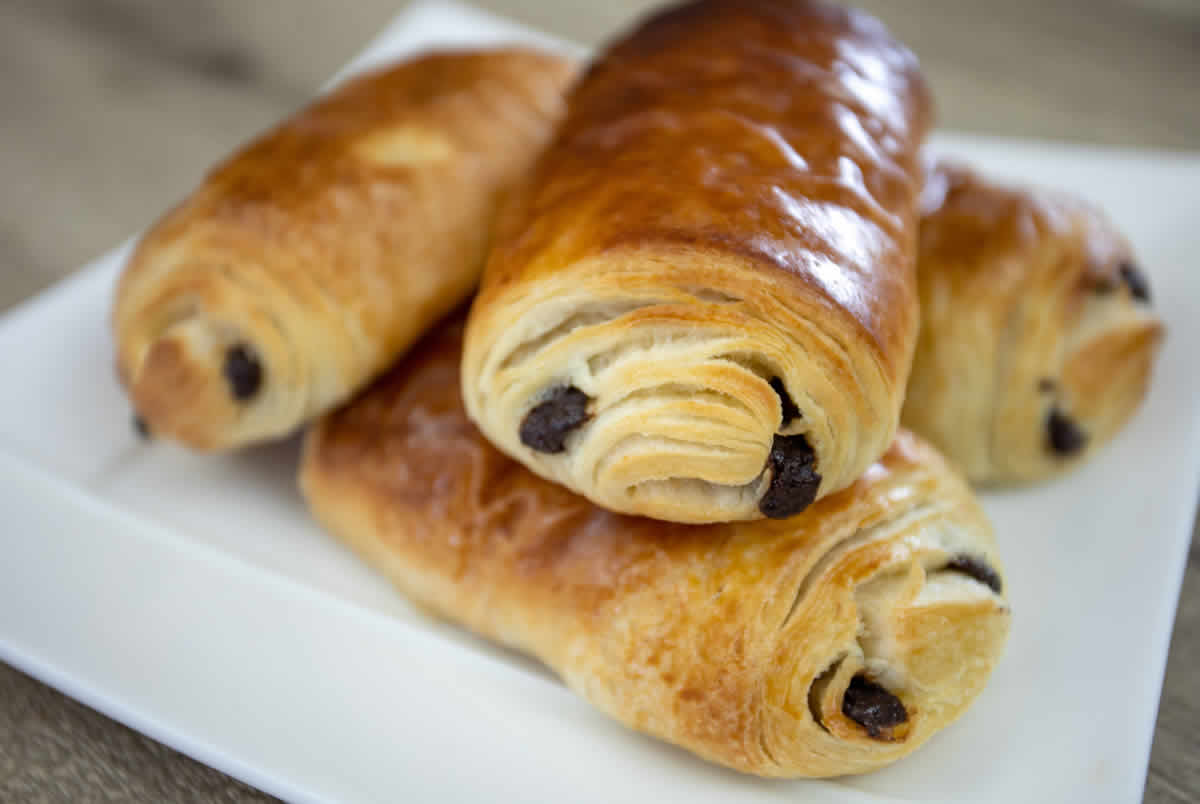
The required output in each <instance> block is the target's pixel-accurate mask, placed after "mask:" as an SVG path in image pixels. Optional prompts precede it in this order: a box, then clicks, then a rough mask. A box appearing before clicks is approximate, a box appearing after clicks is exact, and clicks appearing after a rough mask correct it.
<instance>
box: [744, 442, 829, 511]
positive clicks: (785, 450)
mask: <svg viewBox="0 0 1200 804" xmlns="http://www.w3.org/2000/svg"><path fill="white" fill-rule="evenodd" d="M816 459H817V456H816V453H814V452H813V448H812V447H811V446H809V443H808V439H807V438H805V437H804V436H803V435H790V436H784V435H777V436H775V441H774V442H773V443H772V444H771V454H770V455H769V456H768V457H767V465H768V466H770V467H771V486H770V488H768V489H767V493H766V494H764V495H763V496H762V499H761V500H759V501H758V510H760V511H762V512H763V515H764V516H766V517H768V518H770V519H787V518H788V517H790V516H795V515H796V514H798V513H800V512H801V511H803V510H804V509H805V508H807V507H808V506H810V505H811V504H812V501H813V500H815V499H816V498H817V489H818V488H820V486H821V475H820V474H819V473H818V472H817V470H816V467H815V466H814V464H815V463H816Z"/></svg>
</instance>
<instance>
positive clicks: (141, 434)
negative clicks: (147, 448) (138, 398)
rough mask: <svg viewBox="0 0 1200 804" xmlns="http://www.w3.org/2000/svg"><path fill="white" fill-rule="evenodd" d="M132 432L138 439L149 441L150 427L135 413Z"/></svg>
mask: <svg viewBox="0 0 1200 804" xmlns="http://www.w3.org/2000/svg"><path fill="white" fill-rule="evenodd" d="M133 432H135V433H137V435H138V438H142V439H145V440H147V441H149V440H150V425H149V424H147V423H146V420H145V419H143V418H142V417H141V415H139V414H137V413H134V414H133Z"/></svg>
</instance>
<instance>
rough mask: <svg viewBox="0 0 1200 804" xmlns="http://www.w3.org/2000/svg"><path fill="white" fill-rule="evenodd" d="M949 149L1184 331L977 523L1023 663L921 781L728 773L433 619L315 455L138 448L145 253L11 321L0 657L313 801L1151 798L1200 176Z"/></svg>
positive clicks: (88, 273) (1194, 399) (458, 35)
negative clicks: (325, 481) (132, 309)
mask: <svg viewBox="0 0 1200 804" xmlns="http://www.w3.org/2000/svg"><path fill="white" fill-rule="evenodd" d="M513 40H524V41H533V42H535V43H537V42H540V43H543V44H547V43H551V40H548V39H547V38H546V37H543V36H539V35H536V34H532V33H530V32H528V31H522V30H521V29H519V28H517V27H515V26H514V25H512V24H510V23H506V22H503V21H501V20H498V19H495V18H493V17H490V16H487V15H484V14H482V13H480V12H477V11H474V10H471V9H468V8H465V7H462V6H452V5H445V4H425V5H419V6H416V7H413V8H411V9H409V10H408V11H406V12H405V13H404V14H402V15H401V16H400V17H398V18H397V19H396V20H395V22H394V23H393V24H392V25H391V26H390V27H389V28H388V29H387V30H386V31H385V32H384V33H383V34H382V35H381V36H380V38H379V39H378V40H377V41H376V43H375V44H374V45H373V46H372V47H371V48H369V49H368V50H367V51H366V53H364V55H363V56H362V57H361V58H360V59H358V60H357V61H356V62H355V63H354V64H353V65H352V66H351V68H350V69H351V70H354V69H361V68H363V67H365V66H368V65H373V64H378V63H380V62H383V61H387V60H390V59H394V58H398V57H402V56H406V55H409V54H411V53H414V52H416V51H419V50H421V49H426V48H429V47H432V46H437V45H444V44H447V43H453V44H472V43H492V42H499V41H513ZM557 46H559V47H565V46H563V45H561V44H560V45H557ZM567 49H568V50H572V49H571V48H567ZM574 52H579V51H577V50H575V51H574ZM939 140H940V144H941V146H942V148H943V149H944V150H946V151H949V152H953V153H955V154H958V155H961V156H963V157H965V158H967V159H970V160H972V161H973V162H975V163H976V164H978V165H980V166H982V167H983V168H984V169H985V170H987V171H989V172H991V173H993V174H1001V175H1007V176H1012V177H1016V178H1020V179H1025V180H1029V181H1034V182H1038V183H1042V184H1047V185H1052V186H1059V187H1063V188H1069V189H1072V190H1074V191H1076V192H1078V193H1081V194H1083V195H1084V196H1086V197H1089V198H1091V199H1093V200H1095V201H1097V202H1099V203H1100V204H1102V205H1103V206H1104V207H1106V208H1107V209H1108V210H1109V211H1110V212H1111V214H1112V216H1113V217H1114V218H1115V219H1116V221H1117V222H1118V223H1119V224H1120V226H1121V227H1122V228H1123V229H1125V230H1126V231H1127V232H1128V234H1129V235H1130V237H1131V238H1132V240H1133V242H1134V244H1135V245H1136V247H1137V249H1138V252H1139V254H1140V256H1141V260H1142V262H1143V263H1144V264H1145V266H1146V267H1147V269H1148V272H1149V273H1150V275H1151V277H1152V280H1153V284H1154V291H1155V298H1156V304H1157V305H1158V307H1159V309H1160V310H1161V312H1162V314H1163V315H1164V316H1165V318H1166V319H1167V322H1168V326H1169V330H1170V331H1169V336H1168V340H1167V345H1166V348H1165V351H1164V352H1163V355H1162V360H1161V362H1160V364H1159V366H1158V371H1157V375H1156V377H1155V381H1154V386H1153V389H1152V391H1151V393H1150V396H1149V399H1148V400H1147V403H1146V405H1145V406H1144V407H1143V408H1142V410H1141V412H1140V413H1139V414H1138V416H1137V417H1136V419H1135V420H1134V421H1133V423H1132V424H1131V425H1130V426H1129V428H1128V429H1127V430H1126V431H1125V432H1123V433H1122V434H1121V435H1120V437H1118V438H1117V440H1116V442H1115V443H1114V444H1112V445H1111V446H1110V447H1109V448H1108V449H1106V450H1105V451H1104V453H1103V454H1102V455H1100V456H1099V458H1098V459H1097V460H1095V461H1094V462H1092V463H1090V464H1089V465H1087V466H1086V467H1084V468H1083V469H1082V470H1081V471H1078V472H1076V473H1074V474H1072V475H1070V476H1069V477H1067V478H1064V479H1063V480H1061V481H1058V482H1055V483H1053V484H1050V485H1047V486H1044V487H1041V488H1036V489H1032V490H1028V491H1022V492H1020V493H1016V492H1013V493H1007V494H994V495H989V496H987V497H986V498H985V499H984V504H985V507H986V508H987V510H988V512H989V514H991V516H992V517H993V520H994V521H995V524H996V527H997V531H998V533H999V537H1000V540H1001V545H1002V549H1003V551H1004V555H1005V556H1006V560H1007V565H1008V571H1009V578H1010V595H1011V600H1012V605H1013V609H1014V611H1015V621H1014V628H1013V635H1012V639H1011V642H1010V644H1009V649H1008V653H1007V655H1006V657H1005V659H1004V661H1003V662H1002V663H1001V665H1000V667H999V669H998V670H997V672H996V674H995V676H994V678H993V680H992V683H991V685H990V686H989V687H988V689H987V690H986V691H985V692H984V694H983V695H982V697H981V698H980V700H979V701H978V703H977V704H976V705H975V706H974V707H973V708H972V709H971V711H970V712H968V713H967V715H966V716H965V717H963V719H962V720H961V721H960V722H958V723H957V724H955V725H954V726H952V727H951V728H949V729H947V730H946V732H944V733H943V734H941V735H939V736H937V737H935V738H934V739H933V740H932V741H931V742H930V743H929V744H928V745H927V746H926V747H925V748H923V749H922V750H921V751H919V752H917V753H916V754H915V755H914V756H912V757H911V758H909V759H907V760H905V761H902V762H900V763H899V764H897V765H895V766H894V767H892V768H889V769H887V770H884V771H881V772H878V773H875V774H871V775H868V776H863V777H858V778H852V779H845V780H837V781H816V782H811V781H809V782H806V781H800V782H778V781H775V782H769V781H763V780H759V779H753V778H748V777H742V776H739V775H737V774H735V773H732V772H729V771H725V770H722V769H720V768H716V767H713V766H710V765H706V764H705V763H703V762H701V761H699V760H697V759H694V758H693V757H691V756H690V755H688V754H686V753H684V752H683V751H680V750H677V749H674V748H671V747H669V746H665V745H662V744H659V743H657V742H655V741H653V740H650V739H648V738H645V737H641V736H639V735H636V734H633V733H631V732H627V731H625V730H624V729H622V728H621V727H619V726H617V725H615V724H614V723H612V722H610V721H608V720H607V719H605V718H604V717H602V716H601V715H599V714H597V713H595V712H594V711H593V710H592V709H591V708H590V707H588V706H587V705H586V704H585V703H583V702H582V701H580V700H578V699H576V698H575V697H574V696H572V695H571V694H570V693H568V692H567V690H566V689H565V688H563V687H562V686H561V685H560V684H558V683H557V682H556V681H554V680H553V679H552V678H551V677H550V676H549V674H547V673H546V672H545V671H543V670H541V669H540V668H539V667H537V666H536V665H534V664H533V663H531V662H528V661H526V660H523V659H521V658H520V657H516V656H513V655H511V654H509V653H506V652H504V651H501V650H499V649H496V648H492V647H491V646H489V645H487V644H485V643H483V642H482V641H480V640H477V639H475V638H473V637H471V636H470V635H467V634H464V633H462V632H460V631H458V630H456V629H454V628H452V627H450V626H446V625H442V624H437V623H433V622H431V621H429V620H427V619H425V618H423V617H422V616H420V615H419V614H418V613H417V612H416V611H415V610H413V609H412V608H410V607H409V606H408V605H407V604H406V603H405V602H404V601H402V600H401V599H400V598H399V597H398V596H396V595H394V594H393V593H392V592H391V591H390V589H389V588H388V587H387V585H386V584H385V583H384V582H383V581H382V580H380V579H379V578H378V577H376V576H375V575H374V574H372V573H371V572H369V571H368V570H367V569H366V568H364V567H363V566H361V565H360V564H359V563H358V562H357V561H356V560H355V559H354V557H353V556H351V555H350V554H349V553H348V552H346V551H345V550H343V549H342V548H341V547H340V546H339V545H338V544H336V543H334V542H333V541H332V540H330V539H328V538H326V537H325V536H324V535H323V534H322V533H321V532H320V531H319V530H318V528H317V527H316V526H315V525H313V524H312V523H311V522H310V521H309V520H308V519H307V517H306V515H305V512H304V509H303V506H302V504H301V501H300V498H299V496H298V494H297V493H296V491H295V489H294V484H293V472H294V468H295V461H296V444H295V443H294V442H292V443H288V444H283V445H279V446H275V447H270V448H265V449H259V450H253V451H251V452H248V453H246V454H242V455H236V456H226V457H216V458H212V457H208V458H205V457H197V456H193V455H190V454H187V453H184V452H182V451H180V450H177V449H174V448H172V447H170V446H167V445H164V444H155V445H143V444H141V443H139V442H138V441H137V440H136V439H135V438H134V437H133V435H132V433H131V431H130V428H129V409H128V407H127V404H126V403H125V401H124V399H123V398H122V395H121V392H120V390H119V389H118V387H117V385H116V382H115V380H114V376H113V371H112V347H111V344H110V341H109V336H108V331H107V313H108V305H109V300H110V297H111V293H112V283H113V280H114V278H115V276H116V275H117V272H118V270H119V268H120V265H121V263H122V260H123V259H124V258H125V256H126V255H127V253H128V245H126V246H125V247H123V248H121V249H118V250H117V251H115V252H114V253H112V254H109V255H108V256H106V257H104V258H102V259H100V260H98V261H97V262H96V263H94V264H92V265H91V266H89V267H87V268H86V269H84V270H83V271H81V272H80V273H79V274H78V275H77V276H75V277H74V278H72V279H70V280H69V281H67V282H64V283H63V284H61V285H59V286H58V287H57V288H54V289H52V290H50V291H49V292H47V293H45V294H43V295H42V296H40V297H38V298H37V299H34V300H32V301H30V302H28V303H26V304H24V305H23V306H21V307H19V308H17V309H16V310H14V311H12V312H11V313H10V314H8V315H7V316H5V317H4V318H3V319H0V378H2V379H0V509H2V510H3V512H4V513H3V517H2V518H0V523H2V524H0V555H2V556H3V560H2V561H0V658H3V659H4V660H5V661H8V662H11V663H13V664H16V665H17V666H19V667H21V668H23V669H25V670H26V671H28V672H30V673H33V674H34V675H36V676H38V677H39V678H42V679H44V680H46V681H48V682H49V683H51V684H54V685H55V686H57V687H59V688H61V689H62V690H64V691H66V692H67V693H68V694H70V695H73V696H75V697H78V698H80V699H81V700H83V701H85V702H87V703H89V704H91V705H92V706H95V707H97V708H98V709H100V710H102V711H104V712H107V713H108V714H110V715H112V716H113V717H116V718H118V719H119V720H122V721H124V722H126V723H129V724H130V725H132V726H134V727H135V728H137V729H140V730H142V731H144V732H146V733H148V734H150V735H152V736H154V737H156V738H158V739H160V740H162V741H164V742H166V743H168V744H170V745H172V746H175V747H176V748H178V749H180V750H182V751H185V752H186V753H188V754H191V755H192V756H194V757H197V758H198V759H200V760H202V761H204V762H207V763H209V764H211V765H214V766H216V767H218V768H220V769H222V770H225V771H227V772H229V773H232V774H233V775H235V776H238V777H240V778H242V779H245V780H246V781H248V782H250V783H251V784H254V785H257V786H259V787H261V788H263V789H266V790H268V791H271V792H273V793H276V794H278V795H281V796H283V797H285V798H288V799H291V800H344V801H387V800H391V801H396V800H410V801H429V800H435V799H437V800H468V801H503V800H521V801H528V800H539V801H542V800H544V801H555V802H561V801H572V802H581V801H596V802H605V803H606V804H611V802H624V801H636V800H663V799H664V798H665V799H666V800H680V801H684V800H686V801H688V802H690V804H703V802H716V801H722V802H725V801H760V800H784V799H786V800H805V801H842V802H864V801H866V802H870V801H896V800H908V801H922V802H935V801H962V800H967V799H969V800H971V801H1005V802H1017V801H1020V802H1026V801H1047V802H1067V801H1080V802H1087V803H1088V804H1097V802H1107V801H1123V802H1128V801H1135V800H1137V799H1138V798H1139V797H1140V795H1141V791H1142V783H1143V779H1144V775H1145V770H1146V762H1147V758H1148V754H1149V748H1150V738H1151V734H1152V729H1153V724H1154V717H1155V710H1156V705H1157V701H1158V694H1159V687H1160V684H1161V679H1162V671H1163V665H1164V662H1165V659H1166V652H1167V644H1168V638H1169V635H1170V631H1171V621H1172V617H1173V612H1174V607H1175V601H1176V598H1177V595H1178V590H1179V583H1180V579H1181V576H1182V572H1183V566H1184V558H1185V555H1186V550H1187V544H1188V539H1189V534H1190V526H1191V519H1192V515H1193V505H1194V502H1195V499H1196V498H1195V494H1196V490H1197V481H1198V479H1200V406H1198V400H1200V371H1197V370H1196V367H1197V362H1196V354H1195V352H1196V348H1197V346H1200V309H1197V301H1198V300H1200V271H1197V270H1196V269H1195V266H1194V264H1193V261H1194V259H1195V255H1196V254H1198V253H1200V227H1198V226H1197V225H1196V221H1198V220H1200V158H1197V157H1196V156H1184V155H1166V154H1160V153H1146V152H1134V151H1115V150H1101V149H1092V148H1072V147H1065V146H1058V145H1047V144H1039V143H1029V142H1008V141H995V140H985V139H979V138H973V137H960V136H944V137H940V138H939Z"/></svg>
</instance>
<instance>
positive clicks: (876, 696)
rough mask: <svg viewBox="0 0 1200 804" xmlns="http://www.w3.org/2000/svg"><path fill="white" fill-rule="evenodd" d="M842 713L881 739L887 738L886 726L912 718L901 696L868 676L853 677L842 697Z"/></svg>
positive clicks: (871, 734)
mask: <svg viewBox="0 0 1200 804" xmlns="http://www.w3.org/2000/svg"><path fill="white" fill-rule="evenodd" d="M842 714H843V715H845V716H846V717H848V718H850V719H851V720H853V721H854V722H855V723H857V724H858V725H860V726H862V727H863V728H864V729H866V730H867V734H869V735H870V736H871V737H874V738H875V739H877V740H878V739H880V738H881V737H884V733H883V731H884V729H890V728H892V727H893V726H899V725H900V724H901V723H906V722H907V721H908V710H906V709H905V708H904V704H902V703H900V699H899V698H897V697H896V696H895V695H892V694H891V693H890V692H888V691H887V690H885V689H884V688H883V687H881V686H879V685H878V684H876V683H875V682H874V681H870V680H869V679H867V678H866V677H865V676H855V677H854V678H852V679H850V686H848V687H846V694H845V695H844V696H842Z"/></svg>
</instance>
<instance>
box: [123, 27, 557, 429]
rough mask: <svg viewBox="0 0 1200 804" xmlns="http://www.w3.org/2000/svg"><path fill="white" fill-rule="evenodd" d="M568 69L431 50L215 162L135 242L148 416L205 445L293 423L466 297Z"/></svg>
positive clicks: (130, 281) (128, 376) (129, 313)
mask: <svg viewBox="0 0 1200 804" xmlns="http://www.w3.org/2000/svg"><path fill="white" fill-rule="evenodd" d="M571 73H572V70H571V67H570V66H569V65H568V64H567V63H565V62H564V61H562V60H561V59H559V58H557V57H555V56H552V55H548V54H544V53H539V52H536V51H531V50H523V49H501V50H494V51H462V52H445V53H435V54H430V55H426V56H422V57H420V58H417V59H414V60H412V61H409V62H406V63H403V64H399V65H395V66H392V67H389V68H386V69H384V70H382V71H380V72H376V73H374V74H371V75H367V76H364V77H361V78H356V79H354V80H352V81H350V82H349V83H347V84H345V85H343V86H341V87H340V88H337V89H335V90H333V91H332V92H331V93H329V94H328V95H326V96H324V97H322V98H320V99H319V100H317V101H316V102H315V103H313V104H312V105H311V106H309V107H308V108H306V109H303V110H302V111H300V112H299V113H298V114H297V115H296V116H294V117H292V118H291V119H289V120H287V121H285V122H284V123H282V124H281V125H279V126H278V127H276V128H274V129H273V130H271V131H269V132H267V133H266V134H264V135H263V136H261V137H259V138H258V139H257V140H255V141H254V142H252V143H250V144H249V145H247V146H246V147H245V148H243V149H241V150H240V151H239V152H237V153H236V154H234V155H233V156H232V157H230V158H229V159H228V160H226V161H225V162H224V163H222V164H220V165H218V166H217V167H216V168H215V169H214V170H213V171H212V172H211V173H210V174H209V175H208V176H207V178H206V179H205V180H204V182H203V183H202V184H201V185H200V187H199V188H198V189H197V190H196V191H195V192H193V193H192V194H191V195H190V196H189V197H188V198H187V199H186V200H185V201H184V202H183V203H182V204H180V205H179V206H178V207H176V208H175V209H174V210H173V211H171V212H170V213H169V214H167V215H166V216H165V217H164V218H163V219H162V220H161V221H159V222H158V223H157V224H156V225H155V226H154V227H153V228H152V229H151V230H150V231H149V232H148V233H147V234H146V236H145V237H144V238H143V240H142V242H141V243H140V244H139V246H138V248H137V251H136V252H135V254H134V256H133V258H132V259H131V260H130V263H129V265H128V267H127V268H126V270H125V273H124V275H123V277H122V279H121V283H120V285H119V287H118V290H117V295H116V299H115V304H114V310H113V327H114V330H115V335H116V342H117V365H118V372H119V374H120V377H121V379H122V380H123V382H124V383H125V385H126V386H127V388H128V391H129V394H130V397H131V399H132V401H133V404H134V406H135V408H136V409H137V412H138V415H139V418H138V421H140V422H141V423H142V425H143V426H144V428H145V429H147V430H149V431H150V432H152V433H154V434H156V435H164V436H168V437H170V438H172V439H175V440H177V441H180V442H182V443H184V444H187V445H188V446H191V447H194V448H196V449H202V450H215V449H225V448H230V447H237V446H240V445H243V444H247V443H250V442H254V441H260V440H264V439H269V438H275V437H279V436H283V435H286V434H287V433H289V432H291V431H292V430H294V429H295V428H296V427H297V426H299V425H300V424H302V423H303V422H304V421H306V420H307V419H309V418H311V417H313V416H315V415H317V414H319V413H322V412H324V411H326V410H328V409H329V408H330V407H332V406H333V405H335V404H337V403H339V402H341V401H343V400H344V399H346V398H347V397H348V396H350V395H351V394H352V393H354V392H355V391H356V390H358V389H360V388H361V387H363V386H364V385H365V384H366V383H367V382H369V381H370V379H371V378H373V377H374V376H376V375H377V374H379V372H381V371H383V370H384V369H385V368H386V367H387V366H388V365H390V364H391V363H392V362H393V361H394V360H395V358H396V357H397V356H398V355H399V354H400V353H401V352H402V351H403V350H404V349H405V348H407V347H408V346H409V345H410V344H411V343H412V342H413V341H414V340H416V339H417V338H418V337H420V335H421V334H423V333H424V332H425V330H426V329H428V327H429V326H430V325H431V324H432V323H433V322H435V321H437V320H438V319H439V318H440V317H441V316H443V315H445V314H446V313H447V312H449V311H450V310H451V309H453V308H454V307H455V306H457V305H458V304H459V303H461V302H462V301H463V299H465V298H466V296H467V294H469V293H470V292H471V290H472V289H473V288H474V287H475V285H476V283H477V281H478V278H479V273H480V271H481V270H482V267H483V259H484V255H485V251H486V246H487V242H488V238H489V233H490V232H489V230H490V227H491V224H492V219H493V216H494V210H495V208H496V205H497V202H498V199H499V195H500V194H501V193H502V192H504V191H506V190H507V189H508V188H509V187H510V185H511V184H512V183H513V182H514V181H515V180H516V179H517V178H518V177H519V176H520V175H521V174H522V173H523V172H524V171H526V170H527V169H528V168H529V166H530V164H531V163H532V161H533V159H534V157H535V156H536V154H537V152H538V151H539V150H540V149H541V148H542V147H543V146H544V144H545V142H546V141H547V140H548V139H549V137H550V135H551V132H552V129H553V126H554V124H555V122H557V120H558V118H559V116H560V115H561V113H562V111H563V110H564V102H563V95H564V93H565V91H566V87H567V84H568V82H569V80H570V77H571Z"/></svg>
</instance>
